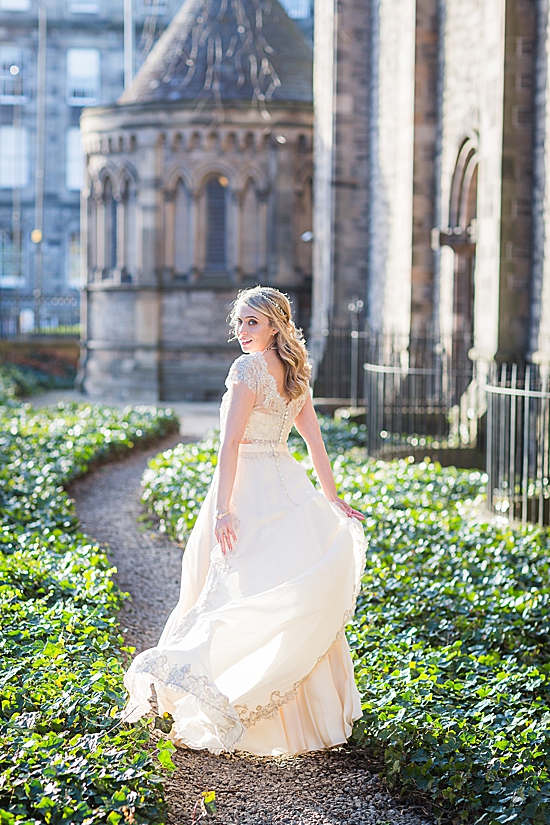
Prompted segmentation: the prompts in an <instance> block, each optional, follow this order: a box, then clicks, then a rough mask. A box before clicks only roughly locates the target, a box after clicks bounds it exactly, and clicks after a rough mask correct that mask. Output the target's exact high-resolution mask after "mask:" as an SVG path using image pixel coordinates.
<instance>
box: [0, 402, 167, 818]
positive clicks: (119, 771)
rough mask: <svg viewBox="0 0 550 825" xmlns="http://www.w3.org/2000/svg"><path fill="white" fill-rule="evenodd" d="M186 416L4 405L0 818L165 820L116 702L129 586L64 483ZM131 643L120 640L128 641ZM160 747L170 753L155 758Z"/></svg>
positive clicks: (136, 739) (144, 745)
mask: <svg viewBox="0 0 550 825" xmlns="http://www.w3.org/2000/svg"><path fill="white" fill-rule="evenodd" d="M176 426H177V422H176V419H175V417H174V416H173V414H172V413H171V412H170V411H164V410H155V409H153V408H138V409H133V410H131V409H129V408H127V409H125V410H109V409H105V408H101V407H93V406H89V405H63V404H60V405H58V406H57V408H54V409H53V410H40V411H35V410H33V409H32V408H31V407H29V406H28V405H26V406H19V407H17V406H15V405H12V406H10V407H4V408H2V409H0V428H1V434H0V626H1V630H2V633H1V636H0V650H1V654H2V655H1V659H0V662H1V664H0V679H1V683H2V702H1V707H0V731H1V739H0V775H1V777H2V780H1V782H0V808H1V810H0V822H2V823H51V824H52V825H57V824H58V823H59V824H61V823H76V822H82V823H88V824H89V825H93V824H94V825H95V823H110V824H111V825H117V824H118V823H119V822H120V823H122V822H128V823H132V822H135V823H138V822H158V821H160V819H161V818H162V814H163V811H164V801H163V790H162V778H161V776H160V770H159V768H160V767H161V764H163V765H165V766H168V767H169V765H170V756H169V754H170V750H171V749H172V748H173V746H172V745H171V743H169V742H161V743H160V745H159V749H158V752H157V757H158V759H157V758H155V757H154V753H153V748H152V747H151V740H150V737H151V734H150V731H149V728H148V726H147V723H146V722H145V721H143V722H141V723H138V724H137V725H135V726H125V725H124V724H123V720H121V719H120V709H121V708H122V707H123V705H124V703H125V700H126V696H125V692H124V690H123V686H122V673H123V670H122V653H126V654H127V653H129V652H131V650H132V649H131V648H124V647H122V645H123V639H122V637H121V636H120V633H119V629H118V626H117V622H116V611H117V609H118V608H119V606H120V603H121V598H122V594H121V593H120V591H119V590H118V588H117V587H116V585H115V584H114V582H113V580H112V573H113V568H111V567H110V566H109V563H108V560H107V558H106V556H105V553H104V552H103V550H102V549H101V548H100V547H99V546H98V545H97V544H96V543H94V542H91V541H90V540H89V539H88V538H87V537H86V536H84V535H82V534H81V533H80V532H79V531H78V524H77V519H76V516H75V513H74V510H73V507H72V504H71V502H70V500H69V498H68V497H67V495H66V493H65V492H64V489H63V485H65V484H66V483H67V482H68V481H69V480H70V479H71V478H73V477H74V476H75V475H77V474H80V473H83V472H85V471H86V470H87V469H89V467H90V465H91V463H92V462H95V461H97V460H99V459H100V458H105V457H106V456H108V455H111V454H113V453H116V452H119V451H122V450H127V449H129V448H130V447H132V446H133V445H134V443H135V442H136V441H138V440H140V439H141V440H143V439H146V438H153V437H158V436H160V435H162V434H164V433H167V432H170V431H172V430H174V429H175V428H176ZM121 652H122V653H121ZM158 760H160V764H159V761H158Z"/></svg>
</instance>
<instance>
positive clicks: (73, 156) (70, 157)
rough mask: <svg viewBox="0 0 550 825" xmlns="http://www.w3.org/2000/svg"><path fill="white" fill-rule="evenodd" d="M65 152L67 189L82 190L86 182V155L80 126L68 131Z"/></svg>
mask: <svg viewBox="0 0 550 825" xmlns="http://www.w3.org/2000/svg"><path fill="white" fill-rule="evenodd" d="M65 152H66V155H65V164H66V165H65V183H66V186H67V189H78V190H80V189H82V182H83V180H84V153H83V151H82V143H81V141H80V129H79V128H78V126H73V127H72V128H71V129H67V142H66V148H65Z"/></svg>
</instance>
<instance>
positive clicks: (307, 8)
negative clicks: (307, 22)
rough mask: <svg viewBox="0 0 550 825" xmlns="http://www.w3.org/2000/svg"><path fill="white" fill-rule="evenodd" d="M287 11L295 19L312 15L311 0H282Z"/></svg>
mask: <svg viewBox="0 0 550 825" xmlns="http://www.w3.org/2000/svg"><path fill="white" fill-rule="evenodd" d="M281 3H282V4H283V6H284V8H285V11H286V13H287V14H288V16H289V17H294V19H295V20H300V19H303V18H304V17H309V16H310V15H311V0H281Z"/></svg>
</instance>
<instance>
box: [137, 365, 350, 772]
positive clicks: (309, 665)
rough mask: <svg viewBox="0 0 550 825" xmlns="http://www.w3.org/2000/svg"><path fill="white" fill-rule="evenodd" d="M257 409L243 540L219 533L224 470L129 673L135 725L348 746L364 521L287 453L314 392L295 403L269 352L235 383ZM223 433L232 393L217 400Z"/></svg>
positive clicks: (264, 748) (274, 742)
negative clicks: (149, 641) (351, 642)
mask: <svg viewBox="0 0 550 825" xmlns="http://www.w3.org/2000/svg"><path fill="white" fill-rule="evenodd" d="M239 381H243V382H245V383H246V384H247V386H249V387H250V388H252V389H253V390H255V392H256V400H255V404H254V408H253V410H252V413H251V415H250V418H249V421H248V424H247V427H246V431H245V435H244V440H247V441H249V442H252V443H248V444H240V445H239V458H238V464H237V474H236V478H235V484H234V489H233V495H232V499H231V512H232V513H233V514H234V519H233V523H234V526H235V532H236V535H237V539H238V540H237V542H236V545H235V547H234V550H233V552H232V553H230V554H228V555H226V556H223V555H222V553H221V551H220V548H219V545H218V544H217V543H216V539H215V536H214V515H215V502H216V489H217V483H218V477H217V471H216V472H215V473H214V477H213V481H212V485H211V487H210V490H209V492H208V494H207V496H206V499H205V501H204V503H203V505H202V508H201V510H200V513H199V516H198V518H197V521H196V524H195V526H194V528H193V531H192V533H191V535H190V537H189V540H188V542H187V547H186V550H185V554H184V556H183V562H182V582H181V594H180V599H179V602H178V603H177V605H176V606H175V608H174V609H173V611H172V613H171V614H170V616H169V618H168V620H167V622H166V626H165V627H164V630H163V631H162V634H161V637H160V639H159V642H158V644H157V646H156V647H154V648H151V649H149V650H145V651H143V652H142V653H140V654H139V655H137V656H136V657H135V659H134V660H133V662H132V664H131V665H130V667H129V669H128V670H127V672H126V674H125V676H124V684H125V686H126V688H127V690H128V693H129V699H128V702H127V705H126V708H125V713H126V714H127V721H129V722H132V721H135V720H137V719H139V718H140V717H141V716H143V715H145V714H147V713H149V712H150V709H151V706H150V703H149V696H150V695H151V685H154V688H155V691H156V697H157V701H158V707H159V711H160V713H161V714H162V713H163V712H165V711H168V712H169V713H170V714H172V716H173V717H174V726H173V728H172V732H171V734H170V737H171V738H172V739H173V741H174V742H175V744H176V745H181V746H184V745H186V746H188V747H191V748H207V749H208V750H210V751H212V752H214V753H219V752H221V751H224V750H225V751H231V750H235V749H237V750H243V751H248V752H250V753H254V754H257V755H260V756H264V755H270V754H273V755H275V754H287V753H292V754H295V753H301V752H303V751H312V750H317V749H320V748H326V747H331V746H333V745H338V744H342V743H343V742H345V741H346V739H347V738H348V737H349V735H350V733H351V728H352V724H353V722H354V721H355V720H356V719H358V718H359V717H360V716H361V703H360V699H359V694H358V691H357V688H356V686H355V681H354V675H353V666H352V661H351V657H350V652H349V648H348V644H347V641H346V638H345V635H344V628H345V625H346V623H347V622H348V620H349V619H350V617H351V616H352V614H353V610H354V606H355V600H356V596H357V592H358V589H359V583H360V579H361V575H362V572H363V568H364V563H365V540H364V534H363V529H362V527H361V524H360V522H359V521H358V520H356V519H349V518H347V517H346V516H344V514H343V513H342V512H341V511H340V510H339V509H338V508H337V507H336V506H335V505H333V504H330V502H328V500H327V499H326V498H325V497H324V496H323V495H322V494H321V493H320V492H318V491H317V490H316V489H315V487H314V486H313V485H312V483H311V482H310V480H309V479H308V477H307V475H306V472H305V469H304V468H303V467H302V465H301V464H300V463H299V462H297V461H296V460H295V459H294V458H292V456H291V455H290V453H289V451H288V447H287V444H286V441H287V438H288V435H289V432H290V429H291V427H292V423H293V421H294V419H295V417H296V416H297V415H298V413H299V412H300V410H301V409H302V406H303V404H304V402H305V400H306V397H307V391H306V393H304V395H302V396H301V397H299V398H297V399H294V400H292V401H290V402H289V403H288V404H287V402H286V401H285V399H284V398H282V397H281V396H280V395H279V393H278V391H277V385H276V382H275V379H274V377H273V376H272V375H271V374H270V372H269V371H268V369H267V362H266V360H265V358H264V355H263V354H262V353H261V352H260V353H254V354H252V355H242V356H241V357H240V358H238V359H237V360H236V361H235V362H234V363H233V365H232V367H231V369H230V371H229V375H228V377H227V379H226V386H227V387H228V388H229V387H230V386H231V384H232V383H237V382H239ZM220 412H221V427H222V433H223V428H224V423H225V417H226V414H227V393H226V395H225V396H224V398H223V399H222V405H221V410H220Z"/></svg>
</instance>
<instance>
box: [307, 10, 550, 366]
mask: <svg viewBox="0 0 550 825" xmlns="http://www.w3.org/2000/svg"><path fill="white" fill-rule="evenodd" d="M549 25H550V18H549V7H548V4H547V3H545V2H542V0H483V2H479V0H460V2H458V0H341V2H339V3H338V4H335V3H334V0H317V3H316V7H315V61H314V65H315V81H314V87H315V90H316V94H315V111H316V127H317V128H316V144H315V159H316V172H315V181H314V187H315V207H314V212H315V215H314V230H313V231H314V235H315V239H316V243H315V248H314V288H313V318H312V326H311V331H310V344H311V345H312V346H313V349H314V351H315V352H316V353H317V355H318V357H320V354H321V353H322V352H323V349H324V348H325V347H324V343H325V342H326V341H327V340H330V332H331V330H333V329H335V328H338V327H344V326H345V325H347V324H348V325H349V311H348V304H349V302H350V301H353V300H354V299H355V298H357V297H360V298H361V299H362V300H363V303H364V309H363V310H362V315H363V317H362V318H361V322H362V323H365V324H366V325H367V328H368V329H370V330H372V331H374V332H381V333H384V334H387V335H394V336H396V337H401V339H402V340H404V341H407V339H408V337H409V334H410V333H412V334H415V335H418V336H422V335H426V336H432V337H434V338H435V339H439V340H440V341H441V343H442V345H443V346H446V343H445V342H446V341H448V340H451V339H452V338H453V337H454V338H456V337H457V336H458V337H460V336H462V338H463V340H464V341H469V342H470V345H469V346H468V347H467V348H466V350H467V351H466V352H464V353H463V354H464V357H468V356H467V354H468V355H469V358H470V359H472V360H474V361H478V362H488V361H491V360H493V359H494V358H496V359H497V360H500V361H507V362H513V361H519V362H522V361H526V360H527V361H532V362H535V363H537V362H538V363H541V364H549V363H550V254H549V252H550V243H549V242H550V118H549V113H550V106H549V101H550V62H549V59H548V58H549V51H550V37H549V30H550V29H549ZM327 336H328V337H327Z"/></svg>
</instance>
